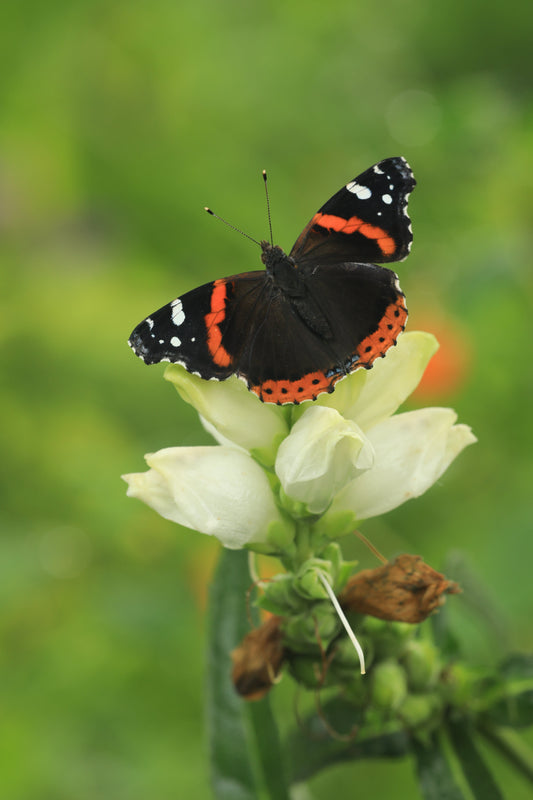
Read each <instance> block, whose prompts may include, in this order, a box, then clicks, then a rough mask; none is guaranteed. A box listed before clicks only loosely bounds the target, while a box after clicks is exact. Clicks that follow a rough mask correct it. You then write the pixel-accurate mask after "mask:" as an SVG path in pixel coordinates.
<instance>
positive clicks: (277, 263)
mask: <svg viewBox="0 0 533 800" xmlns="http://www.w3.org/2000/svg"><path fill="white" fill-rule="evenodd" d="M261 249H262V251H263V252H262V253H261V261H262V262H263V264H264V265H265V267H266V271H267V274H268V275H269V276H270V278H272V282H273V283H274V286H276V287H277V288H278V289H281V290H282V291H283V292H284V293H285V294H286V295H287V296H288V297H301V296H302V295H303V294H304V292H305V288H304V284H303V282H302V280H301V277H300V275H299V273H298V270H297V267H296V262H295V260H294V259H293V258H291V257H290V256H288V255H287V254H286V253H284V252H283V250H282V249H281V247H278V246H277V245H273V244H270V243H269V242H265V241H263V242H261Z"/></svg>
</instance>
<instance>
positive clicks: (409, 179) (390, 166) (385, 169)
mask: <svg viewBox="0 0 533 800" xmlns="http://www.w3.org/2000/svg"><path fill="white" fill-rule="evenodd" d="M415 183H416V181H415V179H414V177H413V173H412V171H411V168H410V167H409V164H408V163H407V161H406V160H405V159H404V158H400V157H398V158H386V159H385V160H384V161H380V162H379V163H378V164H375V165H374V166H373V167H370V168H369V169H367V170H366V171H365V172H363V173H361V175H358V176H357V177H356V178H354V180H352V181H350V182H349V183H347V184H346V186H343V187H342V189H340V191H338V192H337V193H336V194H335V195H333V197H332V198H331V199H330V200H328V201H327V203H325V204H324V205H323V206H322V208H321V209H320V210H319V211H317V213H316V214H315V215H314V217H313V218H312V219H311V220H310V221H309V223H308V224H307V225H306V227H305V228H304V230H303V231H302V233H301V234H300V236H299V237H298V239H297V240H296V242H295V244H294V246H293V248H292V250H291V252H290V255H291V256H292V258H294V260H295V261H296V262H297V264H299V265H302V266H304V265H305V264H306V263H308V262H310V263H317V264H332V263H339V262H342V261H354V262H361V261H363V262H369V263H372V262H378V263H379V264H386V263H390V262H393V261H401V260H402V259H404V258H405V257H406V256H407V254H408V253H409V249H410V247H411V242H412V240H413V235H412V232H411V223H410V220H409V217H408V216H407V200H408V197H409V193H410V192H411V191H412V189H413V187H414V186H415Z"/></svg>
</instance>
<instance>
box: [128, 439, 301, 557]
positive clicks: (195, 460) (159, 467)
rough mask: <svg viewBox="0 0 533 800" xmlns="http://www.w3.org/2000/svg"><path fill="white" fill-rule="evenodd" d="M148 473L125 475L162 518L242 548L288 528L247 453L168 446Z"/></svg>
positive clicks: (150, 460)
mask: <svg viewBox="0 0 533 800" xmlns="http://www.w3.org/2000/svg"><path fill="white" fill-rule="evenodd" d="M146 462H147V464H148V466H149V467H151V469H150V470H149V471H148V472H143V473H134V474H131V475H124V476H123V478H124V480H125V481H126V482H127V483H128V484H129V486H128V492H127V493H128V496H129V497H138V498H139V499H140V500H143V502H145V503H146V504H147V505H149V506H150V507H151V508H153V509H155V511H157V512H158V513H159V514H161V516H163V517H165V518H166V519H170V520H172V521H173V522H177V523H179V524H180V525H185V526H186V527H187V528H192V529H193V530H196V531H199V532H200V533H206V534H209V535H211V536H216V537H217V539H219V540H220V541H221V542H222V544H223V545H224V546H225V547H228V548H230V549H239V548H241V547H244V546H245V545H246V544H251V543H254V542H261V543H263V542H267V540H268V533H269V528H270V527H271V526H272V525H274V526H277V533H278V535H279V526H280V524H281V525H285V526H286V525H287V523H286V522H285V520H284V519H283V518H282V517H281V515H280V513H279V511H278V509H277V507H276V505H275V503H274V498H273V495H272V492H271V490H270V485H269V483H268V479H267V477H266V475H265V473H264V471H263V470H262V469H261V467H260V466H259V465H258V464H257V463H256V462H255V461H254V460H253V459H252V458H251V457H250V456H249V455H248V454H247V453H244V452H241V451H240V450H236V449H234V448H232V447H219V446H216V447H169V448H166V449H164V450H159V452H157V453H154V454H150V455H147V456H146Z"/></svg>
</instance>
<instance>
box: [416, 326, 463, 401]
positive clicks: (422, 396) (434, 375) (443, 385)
mask: <svg viewBox="0 0 533 800" xmlns="http://www.w3.org/2000/svg"><path fill="white" fill-rule="evenodd" d="M409 327H410V330H420V331H429V332H430V333H433V334H434V335H435V336H436V337H437V340H438V342H439V345H440V346H439V349H438V350H437V352H436V353H435V355H434V356H433V358H432V359H431V361H430V362H429V364H428V366H427V367H426V371H425V372H424V376H423V378H422V380H421V381H420V383H419V385H418V386H417V388H416V389H415V391H414V392H413V394H412V395H411V397H412V398H413V399H415V400H419V401H424V402H426V401H428V400H429V401H434V400H438V399H445V398H448V397H451V396H452V395H454V394H456V393H457V392H458V391H459V390H460V389H461V388H462V386H463V385H464V383H465V381H466V378H467V374H468V372H469V369H470V366H471V363H472V342H471V338H470V335H469V333H468V331H467V330H466V329H465V328H463V327H462V326H461V325H460V324H459V323H458V322H457V321H456V320H454V319H453V318H452V317H444V316H442V314H431V315H428V316H426V317H417V318H416V321H415V323H414V324H411V325H410V326H409Z"/></svg>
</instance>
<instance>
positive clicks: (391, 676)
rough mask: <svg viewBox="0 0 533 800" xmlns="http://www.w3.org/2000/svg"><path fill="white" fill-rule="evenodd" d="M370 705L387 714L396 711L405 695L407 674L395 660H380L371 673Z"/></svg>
mask: <svg viewBox="0 0 533 800" xmlns="http://www.w3.org/2000/svg"><path fill="white" fill-rule="evenodd" d="M371 681H372V686H371V695H370V701H371V703H372V705H373V706H374V707H376V708H378V709H380V710H382V711H386V712H388V713H389V714H392V712H394V711H396V710H397V709H398V708H399V707H400V706H401V705H402V703H403V702H404V700H405V698H406V697H407V676H406V674H405V670H404V669H403V667H401V666H400V665H399V664H398V663H397V662H396V661H392V660H389V661H382V662H381V663H380V664H377V665H376V666H375V667H373V669H372V673H371Z"/></svg>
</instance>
